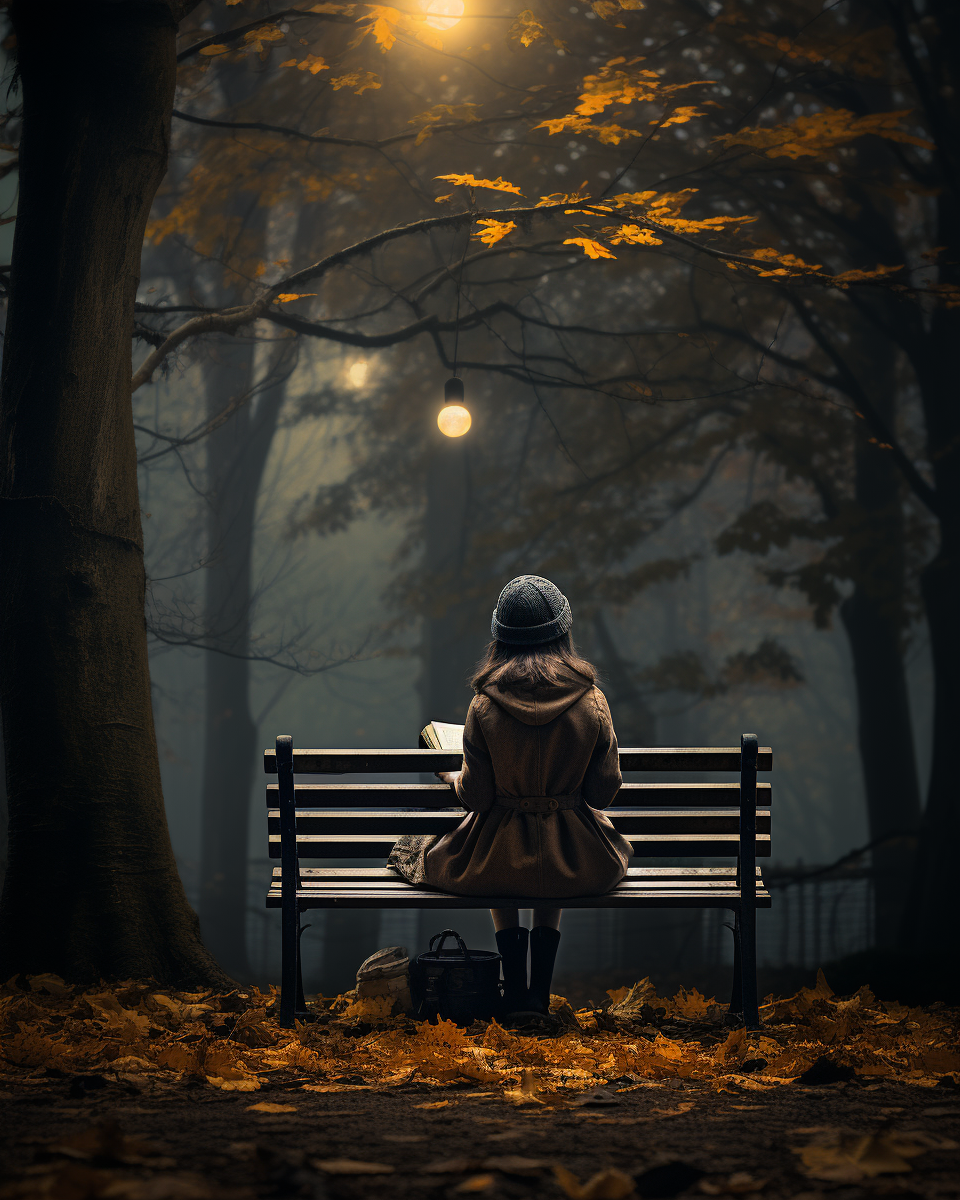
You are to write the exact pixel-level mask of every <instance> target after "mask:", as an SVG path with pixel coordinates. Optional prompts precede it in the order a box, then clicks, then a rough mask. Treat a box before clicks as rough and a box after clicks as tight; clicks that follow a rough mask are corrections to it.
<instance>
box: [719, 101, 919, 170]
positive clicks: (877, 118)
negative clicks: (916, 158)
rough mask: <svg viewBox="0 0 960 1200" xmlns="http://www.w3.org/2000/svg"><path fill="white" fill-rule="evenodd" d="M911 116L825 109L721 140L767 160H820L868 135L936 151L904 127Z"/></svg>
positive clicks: (901, 113)
mask: <svg viewBox="0 0 960 1200" xmlns="http://www.w3.org/2000/svg"><path fill="white" fill-rule="evenodd" d="M907 116H909V113H908V112H906V111H898V112H885V113H868V114H867V115H866V116H863V117H858V116H857V115H856V114H855V113H852V112H850V111H849V109H846V108H825V109H824V110H823V111H822V112H818V113H811V114H810V115H808V116H802V117H797V119H796V121H794V122H792V123H791V124H789V125H774V126H771V127H770V128H768V129H741V130H739V131H738V132H736V133H725V134H722V135H721V136H720V137H719V138H718V139H717V140H718V141H720V142H722V143H723V144H724V145H725V146H748V147H749V148H750V149H751V150H756V151H758V152H759V151H762V152H763V153H764V155H765V156H766V157H767V158H793V159H797V158H804V157H808V156H809V157H817V156H818V155H823V154H826V153H828V152H829V151H830V150H833V149H834V148H835V147H836V146H844V145H846V144H847V143H848V142H852V141H854V140H855V139H856V138H859V137H865V136H866V135H867V134H873V135H874V136H875V137H882V138H885V139H886V140H887V141H889V142H904V143H907V144H908V145H911V146H923V147H925V148H926V149H928V150H932V149H934V146H933V143H932V142H929V141H927V140H926V139H925V138H920V137H915V136H914V135H913V134H912V133H908V132H907V131H906V130H903V129H901V128H900V123H901V121H903V120H904V118H905V117H907Z"/></svg>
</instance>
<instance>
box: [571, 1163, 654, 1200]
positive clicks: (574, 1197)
mask: <svg viewBox="0 0 960 1200" xmlns="http://www.w3.org/2000/svg"><path fill="white" fill-rule="evenodd" d="M553 1177H554V1179H555V1180H556V1181H557V1183H558V1184H559V1185H560V1188H561V1190H562V1191H563V1194H564V1195H565V1196H568V1197H569V1198H570V1200H622V1198H623V1197H625V1196H633V1195H634V1194H635V1193H634V1187H633V1180H632V1179H631V1178H630V1176H629V1175H626V1174H624V1172H623V1171H618V1170H617V1169H616V1167H608V1168H607V1170H605V1171H599V1172H598V1173H597V1174H596V1175H594V1176H593V1177H592V1178H591V1179H588V1180H587V1182H586V1183H581V1182H580V1180H579V1179H577V1177H576V1175H574V1173H573V1172H572V1171H570V1170H568V1169H567V1168H566V1167H564V1166H561V1165H560V1164H559V1163H556V1164H555V1165H554V1168H553Z"/></svg>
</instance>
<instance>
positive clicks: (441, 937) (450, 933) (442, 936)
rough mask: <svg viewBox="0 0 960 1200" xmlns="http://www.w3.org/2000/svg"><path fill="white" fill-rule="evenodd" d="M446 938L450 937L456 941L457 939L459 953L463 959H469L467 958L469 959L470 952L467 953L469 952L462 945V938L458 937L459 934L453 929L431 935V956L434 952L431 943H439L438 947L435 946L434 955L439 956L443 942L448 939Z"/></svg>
mask: <svg viewBox="0 0 960 1200" xmlns="http://www.w3.org/2000/svg"><path fill="white" fill-rule="evenodd" d="M448 937H452V938H456V939H457V945H458V946H459V947H460V953H461V954H462V955H463V957H464V958H469V957H470V951H469V950H468V949H467V948H466V946H465V945H464V944H463V938H462V937H461V936H460V934H459V933H457V931H456V930H455V929H445V930H444V931H443V933H435V934H434V935H433V937H432V938H431V939H430V952H431V954H432V953H433V952H434V951H433V943H434V942H439V943H440V944H439V946H437V949H436V953H437V954H439V953H440V951H441V950H442V949H443V943H444V942H445V941H446V940H447V938H448Z"/></svg>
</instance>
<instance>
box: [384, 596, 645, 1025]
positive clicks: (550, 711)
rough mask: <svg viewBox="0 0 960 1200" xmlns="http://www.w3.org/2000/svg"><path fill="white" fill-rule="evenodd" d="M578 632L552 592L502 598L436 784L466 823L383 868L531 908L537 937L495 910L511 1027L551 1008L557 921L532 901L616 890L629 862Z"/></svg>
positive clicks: (513, 914) (403, 844)
mask: <svg viewBox="0 0 960 1200" xmlns="http://www.w3.org/2000/svg"><path fill="white" fill-rule="evenodd" d="M572 624H573V618H572V616H571V613H570V605H569V603H568V601H567V598H566V596H564V595H563V593H562V592H561V591H560V590H559V588H557V587H556V586H555V585H554V584H552V583H551V582H550V581H549V580H548V579H543V578H541V577H540V576H539V575H521V576H519V577H518V578H517V579H513V580H511V582H510V583H508V584H507V586H506V587H505V588H504V589H503V591H502V592H501V593H500V598H499V600H498V601H497V607H496V608H495V609H494V612H493V620H492V622H491V633H492V634H493V638H494V640H493V641H492V642H491V643H490V645H489V646H488V648H487V653H486V656H485V658H484V660H483V661H482V662H481V663H480V665H479V667H478V669H477V671H476V673H475V675H474V676H473V679H472V680H471V683H472V685H473V689H474V691H475V692H476V695H475V696H474V698H473V700H472V701H471V703H470V708H469V709H468V711H467V717H466V724H465V726H464V731H463V769H462V770H461V771H441V772H439V773H438V777H439V778H440V779H442V780H443V781H444V782H445V783H449V784H451V785H452V786H453V788H454V790H455V791H456V795H457V799H458V800H459V801H460V803H461V804H462V805H463V807H464V808H465V809H467V810H468V815H467V817H466V818H465V819H464V820H463V821H462V822H461V823H460V825H458V826H457V828H456V829H454V830H453V831H452V832H450V833H446V834H444V835H443V836H442V837H441V836H437V835H420V836H417V835H414V836H408V837H402V838H400V839H399V840H398V841H397V843H396V845H395V846H394V849H393V852H392V854H391V856H390V858H389V860H388V862H389V863H390V865H392V866H394V867H396V868H397V869H398V870H399V871H400V872H401V873H402V874H403V875H404V876H405V877H406V879H408V880H409V881H410V882H411V883H414V884H417V885H419V886H426V887H435V888H439V889H441V890H442V891H444V892H450V893H452V894H454V895H462V896H509V897H511V898H514V897H515V898H517V899H529V900H531V901H533V902H534V904H533V928H532V929H531V930H529V931H528V930H527V929H525V928H523V927H522V926H521V925H520V918H519V911H518V908H515V907H511V908H494V909H491V910H490V911H491V915H492V917H493V924H494V928H495V929H496V936H497V947H498V949H499V951H500V955H501V958H502V960H503V978H504V1008H505V1010H506V1012H507V1014H508V1015H509V1014H514V1015H519V1014H520V1013H523V1012H533V1013H538V1014H547V1013H548V1012H549V1008H550V983H551V980H552V978H553V967H554V962H555V961H556V956H557V948H558V946H559V944H560V932H559V928H560V914H561V911H562V910H561V909H560V908H558V907H555V906H554V905H553V904H551V905H550V906H549V907H546V906H544V905H541V904H537V903H536V902H537V901H538V900H549V901H555V900H559V899H563V898H564V897H569V896H588V895H598V894H600V893H602V892H606V891H609V890H610V889H611V888H614V887H616V886H617V884H618V883H619V882H620V881H621V880H622V879H623V878H624V876H625V875H626V873H627V866H628V863H629V859H630V854H631V848H630V843H629V842H628V841H627V840H626V839H625V838H623V837H621V836H620V834H619V833H617V831H616V830H615V829H614V827H613V825H612V824H611V823H610V821H609V820H608V819H607V818H606V817H605V816H603V814H602V813H600V812H598V811H597V810H598V809H602V808H606V807H607V805H609V804H610V802H611V801H612V800H613V798H614V797H615V796H616V794H617V792H618V791H619V790H620V784H621V776H620V764H619V759H618V756H617V739H616V735H615V734H614V731H613V722H612V720H611V718H610V709H609V708H608V707H607V701H606V698H605V697H604V695H603V692H601V691H600V689H599V688H598V687H597V686H596V682H595V681H596V672H595V671H594V669H593V667H592V666H591V665H590V664H589V663H588V662H586V661H585V660H584V659H583V658H581V657H580V656H579V655H578V654H577V652H576V649H575V648H574V645H573V642H572V641H571V638H570V627H571V625H572ZM528 947H529V951H530V978H529V984H528V982H527V950H528Z"/></svg>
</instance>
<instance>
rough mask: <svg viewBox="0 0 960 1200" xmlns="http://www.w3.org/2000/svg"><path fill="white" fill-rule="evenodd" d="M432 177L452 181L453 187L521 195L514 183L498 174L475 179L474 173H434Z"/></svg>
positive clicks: (447, 181)
mask: <svg viewBox="0 0 960 1200" xmlns="http://www.w3.org/2000/svg"><path fill="white" fill-rule="evenodd" d="M434 179H442V180H444V181H445V182H446V183H452V184H453V185H454V187H474V188H489V189H490V190H491V191H494V192H513V193H514V194H515V195H517V196H522V195H523V192H521V191H520V189H519V188H518V187H517V185H516V184H515V183H508V182H507V181H506V180H505V179H502V178H500V176H497V178H496V179H477V178H476V176H475V175H434Z"/></svg>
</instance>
